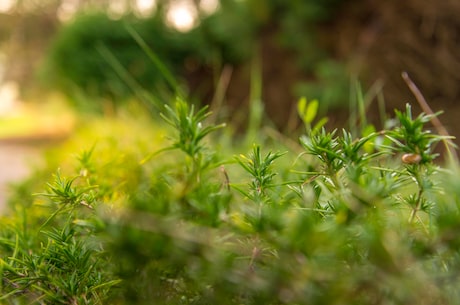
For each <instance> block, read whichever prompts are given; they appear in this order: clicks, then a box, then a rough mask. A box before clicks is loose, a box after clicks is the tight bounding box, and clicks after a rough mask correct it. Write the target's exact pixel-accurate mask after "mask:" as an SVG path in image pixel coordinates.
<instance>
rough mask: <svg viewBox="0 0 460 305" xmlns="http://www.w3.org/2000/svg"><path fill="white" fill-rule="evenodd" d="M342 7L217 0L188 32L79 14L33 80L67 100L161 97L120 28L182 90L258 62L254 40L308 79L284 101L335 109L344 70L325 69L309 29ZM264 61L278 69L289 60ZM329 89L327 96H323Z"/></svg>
mask: <svg viewBox="0 0 460 305" xmlns="http://www.w3.org/2000/svg"><path fill="white" fill-rule="evenodd" d="M344 2H345V0H330V1H317V0H309V1H294V0H291V1H277V0H272V1H258V0H251V1H247V2H241V1H234V0H225V1H221V4H220V8H219V9H218V10H217V11H216V12H214V13H212V14H210V15H204V16H201V20H200V22H199V24H198V25H197V26H196V27H195V28H193V29H192V30H190V31H188V32H179V31H177V30H174V29H172V28H171V27H169V26H168V25H166V23H165V21H164V20H165V17H164V12H163V11H162V10H161V9H160V10H159V11H158V12H156V14H155V15H154V16H152V17H149V18H145V19H139V18H136V17H135V16H132V15H127V16H124V17H122V18H120V19H117V20H114V19H111V18H110V17H109V16H107V15H106V14H104V13H93V14H89V15H87V14H82V15H79V16H77V17H76V18H75V19H74V20H73V21H72V22H71V23H70V24H67V25H64V26H63V27H62V29H61V30H60V31H59V33H58V34H57V36H56V37H55V39H54V41H53V43H52V45H51V47H50V49H49V53H48V55H47V59H46V61H45V65H44V68H43V70H42V73H41V75H42V78H43V79H44V80H45V83H47V84H48V85H50V86H52V87H54V88H59V89H60V90H63V91H64V92H66V93H67V94H69V95H70V96H72V97H74V98H75V97H76V96H79V95H83V96H85V95H88V96H92V97H103V98H107V99H114V100H122V99H125V98H126V97H128V96H130V95H133V94H136V92H134V91H139V90H140V88H142V90H146V91H147V92H150V93H152V92H155V94H156V95H161V92H165V91H167V90H165V89H168V85H167V84H166V82H165V80H164V75H162V72H161V71H159V69H158V67H157V66H156V65H155V64H152V62H151V60H150V59H149V57H148V55H147V54H145V52H144V51H143V50H142V48H140V46H139V45H138V44H137V43H136V42H135V40H134V39H133V37H132V35H130V33H129V32H128V30H127V28H126V25H129V26H130V27H132V28H133V29H134V31H136V32H137V33H138V34H139V35H140V37H142V39H143V40H145V42H146V44H147V46H148V47H149V48H150V49H151V50H152V51H153V52H154V54H155V55H156V56H157V57H158V58H159V60H160V61H161V62H162V63H163V65H164V66H166V68H168V69H169V70H170V71H171V72H172V74H173V75H175V76H176V78H177V79H178V80H179V82H180V83H181V84H182V86H183V87H184V88H185V89H186V88H187V85H188V83H189V82H187V77H193V78H203V82H202V83H205V82H206V81H207V82H209V81H211V82H214V81H215V79H217V77H218V76H219V73H220V69H221V68H222V67H223V66H224V65H225V64H230V65H233V66H235V65H236V66H238V65H245V64H249V62H250V61H249V60H250V59H251V58H252V57H253V56H259V54H258V52H257V49H258V48H260V47H261V46H262V39H268V40H272V41H273V42H274V43H275V44H277V45H278V46H279V47H280V48H286V49H288V50H291V51H293V52H294V55H295V59H294V61H295V64H296V65H297V67H298V69H299V70H300V71H301V72H302V73H304V75H306V76H308V78H310V79H312V82H305V81H304V82H302V83H298V84H292V86H293V89H292V90H293V91H292V92H291V94H293V95H295V96H300V95H306V96H308V97H309V98H311V99H313V98H318V99H320V100H321V101H322V103H323V106H324V105H325V104H328V105H336V104H339V103H340V102H342V103H343V102H344V100H346V99H347V98H348V94H347V92H346V89H343V88H347V86H348V81H347V79H348V76H347V71H346V69H345V68H344V67H343V65H342V64H341V63H339V62H335V63H334V65H331V64H327V63H330V62H333V60H331V56H330V55H329V54H328V51H327V50H326V49H325V48H324V46H322V45H321V43H320V39H319V38H318V37H317V28H316V27H317V25H318V24H320V23H322V22H326V21H327V20H330V19H331V18H333V16H334V12H336V11H337V10H338V8H339V7H340V5H341V4H343V3H344ZM263 35H268V36H267V37H265V38H263ZM101 48H105V49H106V50H108V51H109V52H110V56H109V55H107V54H103V53H104V52H101ZM112 55H113V56H112ZM264 60H268V61H271V60H274V62H277V63H278V64H281V63H282V62H283V60H293V59H291V58H290V59H284V58H276V59H275V58H264ZM323 62H324V64H323ZM263 64H267V65H271V64H272V63H270V62H267V63H263ZM120 68H121V69H122V70H123V71H122V72H120ZM200 69H202V70H201V71H208V72H209V71H213V72H211V74H213V75H210V74H209V73H204V74H200V73H195V74H192V73H190V72H193V71H200ZM122 74H123V75H122ZM127 77H129V78H130V81H127V80H126V78H127ZM206 78H207V79H206ZM209 78H211V80H209ZM282 81H283V80H280V82H282ZM133 82H134V83H136V86H133V85H132V83H133ZM194 83H195V84H196V83H200V81H199V80H198V81H197V80H194ZM326 86H327V87H328V88H329V90H326V89H325V88H324V87H326ZM331 87H332V89H331ZM299 88H300V89H299ZM169 89H171V88H169ZM331 90H332V91H334V94H330V91H331ZM328 91H329V93H328ZM344 92H345V93H344ZM198 98H199V99H200V97H198ZM323 108H324V107H323Z"/></svg>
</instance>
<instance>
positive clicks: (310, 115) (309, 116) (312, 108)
mask: <svg viewBox="0 0 460 305" xmlns="http://www.w3.org/2000/svg"><path fill="white" fill-rule="evenodd" d="M318 106H319V102H318V100H313V101H311V102H310V103H308V105H307V109H306V112H305V114H304V117H303V120H304V121H305V122H306V123H308V124H310V123H311V122H313V120H314V119H315V118H316V114H317V113H318Z"/></svg>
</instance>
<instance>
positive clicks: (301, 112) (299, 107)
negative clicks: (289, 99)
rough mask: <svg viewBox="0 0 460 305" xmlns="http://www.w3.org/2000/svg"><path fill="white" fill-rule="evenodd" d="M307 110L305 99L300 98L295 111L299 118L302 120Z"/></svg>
mask: <svg viewBox="0 0 460 305" xmlns="http://www.w3.org/2000/svg"><path fill="white" fill-rule="evenodd" d="M306 108H307V99H306V98H305V97H301V98H300V100H299V101H298V102H297V111H298V113H299V116H300V117H301V118H302V120H303V119H304V116H305V110H306Z"/></svg>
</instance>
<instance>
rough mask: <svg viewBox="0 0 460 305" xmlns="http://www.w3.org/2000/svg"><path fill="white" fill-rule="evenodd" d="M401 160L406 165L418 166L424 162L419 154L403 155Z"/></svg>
mask: <svg viewBox="0 0 460 305" xmlns="http://www.w3.org/2000/svg"><path fill="white" fill-rule="evenodd" d="M401 160H402V162H403V163H406V164H417V163H420V161H422V156H420V155H419V154H404V155H402V157H401Z"/></svg>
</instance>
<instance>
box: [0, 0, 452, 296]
mask: <svg viewBox="0 0 460 305" xmlns="http://www.w3.org/2000/svg"><path fill="white" fill-rule="evenodd" d="M278 2H279V3H278ZM307 2H308V1H307ZM273 3H278V5H279V6H282V5H283V3H286V2H284V1H273ZM289 3H291V2H289ZM292 3H296V2H295V1H294V2H292ZM299 3H300V2H299ZM316 16H318V15H316ZM110 22H111V21H110ZM100 28H101V29H103V28H104V27H102V26H101V27H100ZM125 29H126V33H125V34H123V35H127V36H126V37H128V36H130V37H131V38H132V39H133V40H135V41H136V42H137V44H138V46H141V49H143V52H144V53H145V54H144V55H145V56H146V57H145V58H144V59H143V60H146V61H147V60H148V62H149V63H151V65H152V67H154V68H155V71H156V73H158V75H157V77H158V78H159V79H161V81H163V82H164V83H165V84H166V86H165V87H164V88H160V89H159V90H160V91H161V92H160V93H161V94H160V93H159V94H158V96H159V97H158V96H152V95H149V94H147V93H146V92H144V90H143V87H142V85H147V86H148V85H149V84H142V83H137V82H132V80H133V79H131V78H130V77H131V76H136V75H135V73H133V71H131V70H125V67H126V66H125V65H124V64H123V61H122V57H118V56H114V54H112V53H111V52H110V49H107V48H106V47H104V44H101V45H99V47H98V48H97V50H99V51H98V52H99V53H100V54H103V55H104V56H105V58H106V60H107V62H108V63H109V67H110V68H111V69H107V70H104V71H103V72H104V73H109V72H108V71H111V72H110V73H114V74H113V75H112V74H110V73H109V74H108V75H105V76H103V77H109V78H111V77H113V80H114V82H113V83H112V84H115V85H114V86H113V87H106V88H115V89H116V90H118V89H120V90H125V89H121V87H119V85H120V86H121V85H124V86H125V85H126V86H127V87H125V88H128V89H129V90H132V91H133V92H134V95H135V96H136V97H137V98H138V101H137V100H133V99H130V100H129V101H125V103H124V105H120V106H119V107H117V108H116V109H114V112H113V113H112V114H111V116H106V117H98V116H94V115H89V114H87V113H86V114H84V115H81V117H80V119H79V121H78V123H77V124H76V126H77V127H76V128H77V129H76V131H75V134H74V136H73V137H72V138H71V139H69V140H68V141H66V142H64V143H62V145H61V146H59V147H57V148H56V149H53V150H51V151H49V152H48V154H47V164H46V166H44V167H42V168H39V169H37V171H36V172H35V173H34V175H32V176H31V177H30V179H28V180H27V181H24V182H23V183H20V184H18V185H17V186H15V192H14V193H13V195H12V196H11V198H10V202H9V210H8V212H7V214H6V215H3V216H2V217H1V218H0V222H1V226H0V302H2V303H5V304H408V303H416V304H457V303H459V302H460V301H459V300H460V298H459V295H458V289H457V286H458V284H459V280H460V279H459V276H458V272H457V270H458V267H459V265H460V259H459V255H458V247H459V243H460V240H459V238H458V234H457V231H458V228H459V227H460V215H459V213H460V211H459V195H460V193H459V192H460V185H458V184H459V181H460V180H459V179H458V175H459V170H458V166H457V160H456V159H455V156H454V154H450V153H449V152H451V150H450V146H449V145H450V144H449V143H450V137H449V136H447V135H445V134H444V133H437V132H436V130H435V129H434V128H433V127H432V126H435V127H436V126H437V125H438V123H437V122H438V121H437V120H436V118H437V116H438V115H440V113H437V114H433V113H431V112H427V113H421V114H415V113H413V110H412V108H411V106H410V105H409V104H408V105H406V107H405V108H404V109H397V110H395V112H394V114H393V115H392V116H389V117H387V116H386V115H384V114H382V126H374V125H372V124H370V123H368V122H367V119H366V112H365V109H366V107H367V106H368V105H366V104H365V101H364V98H363V96H362V94H361V93H360V90H358V89H357V90H356V91H357V97H356V98H354V99H353V105H352V107H350V108H351V109H352V111H353V112H352V115H351V116H350V124H349V128H345V129H332V130H330V129H329V128H328V126H327V124H326V122H327V118H323V117H322V116H321V115H320V112H319V108H320V102H318V100H314V99H307V98H301V99H300V100H299V101H298V103H297V105H296V106H297V108H296V111H297V114H298V116H299V118H300V121H301V122H302V126H301V131H300V136H299V137H298V138H294V139H293V138H292V137H287V136H284V135H282V134H281V133H279V132H277V131H276V130H275V129H272V128H270V126H271V125H270V124H265V120H264V116H265V112H264V109H263V107H262V105H261V96H260V95H261V94H260V91H261V87H262V82H261V80H260V78H259V77H258V75H257V69H254V70H255V71H256V72H254V76H253V79H252V80H251V90H252V92H251V95H250V103H249V106H250V109H249V111H248V113H249V115H248V117H249V123H248V129H247V130H246V131H245V133H244V134H243V135H242V134H241V133H235V131H234V129H233V128H234V126H232V125H231V124H225V123H227V122H225V121H221V120H220V116H219V115H217V114H216V113H215V112H214V113H213V112H211V111H210V110H211V109H216V108H217V107H216V105H215V104H211V105H210V106H209V107H208V106H200V105H198V104H196V103H193V102H191V101H190V100H189V97H188V95H187V93H185V92H186V90H183V89H182V88H181V86H180V85H177V81H176V80H175V78H174V77H173V75H174V72H175V71H174V68H171V66H169V63H168V61H163V60H157V59H158V57H156V56H157V55H158V54H160V53H161V52H160V53H158V54H157V52H153V51H152V50H151V49H150V48H149V47H147V44H148V40H146V39H144V37H143V35H142V31H140V30H139V28H138V27H136V26H133V27H131V28H130V27H127V28H125ZM93 32H94V31H93ZM93 32H91V33H93ZM168 37H170V36H168ZM123 39H125V38H123ZM126 39H127V38H126ZM69 44H70V43H69ZM69 64H70V63H69ZM85 66H86V64H85ZM141 66H142V65H141ZM255 66H257V65H255ZM82 68H84V67H82ZM158 71H160V72H158ZM169 71H173V72H172V73H171V72H169ZM85 73H86V72H85ZM96 76H98V75H96ZM115 76H117V77H115ZM101 84H102V86H105V85H107V84H111V82H110V81H109V82H102V83H101ZM138 85H139V87H138ZM77 87H78V86H77ZM82 87H83V88H84V86H82ZM100 88H103V87H100ZM356 88H359V86H356ZM98 90H99V89H98ZM98 90H96V91H95V92H96V93H97V94H100V93H101V91H98ZM88 91H89V93H90V94H89V95H88V96H85V99H87V100H88V101H93V99H92V97H91V93H94V92H91V90H88ZM217 109H219V108H217ZM152 110H153V111H152ZM158 113H160V114H161V115H158ZM442 144H446V147H447V149H444V148H443V145H442ZM440 154H441V155H440ZM440 157H442V158H440Z"/></svg>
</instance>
